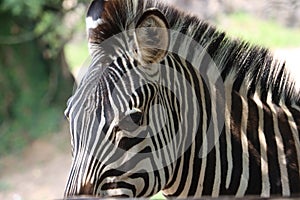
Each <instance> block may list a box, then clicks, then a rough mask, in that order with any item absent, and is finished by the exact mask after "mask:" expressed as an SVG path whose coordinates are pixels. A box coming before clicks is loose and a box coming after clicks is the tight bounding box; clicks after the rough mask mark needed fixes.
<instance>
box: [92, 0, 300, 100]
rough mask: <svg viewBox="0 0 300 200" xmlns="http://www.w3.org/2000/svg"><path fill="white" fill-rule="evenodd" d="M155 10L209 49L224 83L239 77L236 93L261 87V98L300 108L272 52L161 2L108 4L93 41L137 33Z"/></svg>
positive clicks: (119, 0)
mask: <svg viewBox="0 0 300 200" xmlns="http://www.w3.org/2000/svg"><path fill="white" fill-rule="evenodd" d="M154 7H155V8H158V9H159V10H160V11H161V12H162V13H163V14H164V15H165V16H166V18H167V21H168V22H169V26H170V29H172V30H175V31H178V32H180V33H182V34H185V35H187V36H189V37H191V38H193V39H194V40H195V41H197V42H198V43H199V44H200V45H202V46H203V47H205V49H206V51H207V53H208V54H209V55H210V56H211V58H212V59H213V60H214V62H215V63H216V66H218V68H219V70H220V72H221V76H222V78H223V80H225V79H226V77H229V75H230V77H232V76H234V77H235V85H236V87H237V88H234V89H236V90H238V89H239V88H238V87H240V84H241V83H246V85H247V87H248V91H249V92H248V94H247V95H251V94H253V93H254V92H255V90H256V89H257V88H258V87H260V92H261V96H262V97H264V96H265V98H266V95H267V93H268V91H271V92H272V94H273V96H272V100H273V101H274V102H275V103H279V101H280V100H281V99H284V100H285V101H286V103H292V102H295V103H297V104H300V94H299V92H298V91H297V90H296V87H295V82H294V81H293V80H292V78H291V77H290V73H289V72H288V71H287V69H286V67H285V63H284V62H279V61H277V60H276V59H275V58H274V57H273V56H272V54H271V53H270V51H269V50H268V49H266V48H263V47H259V46H254V45H250V44H249V43H247V42H244V41H240V40H234V39H231V38H229V37H227V36H226V34H225V33H224V32H222V31H218V30H217V29H216V28H215V27H214V26H212V25H210V24H209V23H207V22H204V21H202V20H200V19H199V18H197V17H196V16H192V15H189V14H186V13H184V12H182V11H180V10H178V9H176V8H174V7H172V6H170V5H166V4H164V3H162V2H161V1H158V0H108V1H107V3H106V4H105V6H104V11H103V15H102V16H101V18H102V19H103V20H104V22H105V23H104V24H101V26H99V27H97V28H96V29H95V30H90V33H89V34H90V37H94V40H93V41H96V43H98V42H99V43H101V41H104V40H105V39H108V38H109V37H111V36H113V35H116V34H118V33H121V32H123V31H126V30H129V29H133V28H134V27H135V24H136V23H137V21H138V19H139V18H140V17H141V15H142V14H143V12H144V11H145V10H147V9H149V8H154ZM91 31H93V32H92V33H91ZM188 52H193V51H188Z"/></svg>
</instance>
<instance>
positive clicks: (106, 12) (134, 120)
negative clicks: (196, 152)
mask: <svg viewBox="0 0 300 200" xmlns="http://www.w3.org/2000/svg"><path fill="white" fill-rule="evenodd" d="M141 5H143V6H144V7H143V8H139V7H140V6H141ZM133 10H136V13H133ZM117 11H118V12H117ZM127 11H128V12H127ZM86 22H87V31H88V36H89V37H88V39H89V50H90V54H91V56H92V64H91V65H90V67H89V69H88V72H87V73H86V75H85V77H84V78H83V80H82V81H81V84H80V85H79V87H78V89H77V90H76V92H75V93H74V95H73V96H72V97H71V98H70V100H69V101H68V107H67V109H66V111H65V114H66V116H67V118H68V119H69V122H70V132H71V136H72V153H73V161H72V166H71V171H70V175H69V179H68V182H67V186H66V190H65V196H73V195H97V196H128V197H129V196H151V195H153V194H155V193H157V192H158V191H160V190H161V189H162V188H163V187H164V186H165V185H166V184H167V182H168V181H169V180H168V179H167V178H168V177H170V174H169V173H170V171H171V170H169V169H168V168H172V164H171V163H172V162H171V161H170V162H169V163H164V162H167V161H165V160H166V158H165V156H166V154H167V156H168V157H175V155H172V153H171V152H174V151H169V149H167V148H166V147H162V146H163V144H162V141H165V142H166V141H167V140H168V138H166V137H167V136H165V138H162V137H163V136H162V133H163V132H164V131H163V130H162V128H161V127H163V126H164V124H160V123H155V120H154V118H156V119H157V118H163V116H164V117H166V115H167V114H169V113H166V112H165V110H164V109H165V108H164V106H163V102H161V99H160V93H161V92H162V91H161V87H160V85H159V82H160V76H159V74H160V67H161V63H162V61H163V59H164V58H165V57H166V55H167V53H168V52H167V51H168V46H169V37H170V35H169V30H168V26H169V25H168V22H167V19H166V18H165V16H164V14H163V13H162V12H161V11H160V10H159V9H157V8H155V7H153V5H150V4H149V5H147V4H146V3H143V1H104V0H94V1H93V2H92V3H91V5H90V7H89V10H88V12H87V18H86ZM165 103H166V102H165ZM169 117H170V116H169ZM159 121H160V122H161V121H164V119H162V120H159ZM164 123H165V124H166V123H168V122H167V121H164ZM173 126H174V125H173ZM175 126H176V125H175ZM175 128H176V127H175ZM169 139H170V138H169ZM170 140H171V139H170ZM173 145H174V144H173ZM168 146H172V145H168ZM172 147H173V148H174V146H172Z"/></svg>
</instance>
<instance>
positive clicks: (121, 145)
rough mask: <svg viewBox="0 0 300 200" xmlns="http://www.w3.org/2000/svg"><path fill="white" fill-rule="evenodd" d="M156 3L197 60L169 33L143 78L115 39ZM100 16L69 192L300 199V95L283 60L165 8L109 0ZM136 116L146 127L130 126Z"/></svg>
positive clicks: (74, 129) (74, 115) (72, 116)
mask: <svg viewBox="0 0 300 200" xmlns="http://www.w3.org/2000/svg"><path fill="white" fill-rule="evenodd" d="M101 2H102V1H101ZM102 3H103V2H102ZM149 8H157V9H158V10H160V11H161V12H162V13H163V14H164V16H165V18H166V21H167V22H168V24H169V26H170V29H171V30H173V31H175V32H174V33H181V34H184V35H185V36H186V37H187V38H191V39H193V40H194V41H196V43H197V44H198V45H200V46H201V47H203V49H202V50H201V51H200V53H199V51H196V50H195V49H196V48H197V47H196V46H195V44H194V43H193V42H191V41H192V40H188V39H186V40H185V38H182V36H181V35H180V34H171V36H170V45H169V52H168V53H167V54H166V56H165V57H164V59H163V60H162V61H161V63H160V65H155V67H153V69H152V71H151V72H148V71H147V72H145V68H143V67H141V66H139V63H138V62H137V60H136V59H135V58H134V57H133V56H132V54H131V52H132V50H131V49H130V36H129V35H128V34H124V35H119V36H116V35H118V34H119V33H122V32H124V31H127V30H131V29H134V27H135V25H136V23H137V22H138V20H139V19H140V17H141V16H142V15H143V13H144V12H145V11H146V10H147V9H149ZM98 12H103V13H102V14H101V20H99V19H97V16H96V17H94V18H93V21H94V22H95V21H97V23H92V25H90V26H89V27H90V28H89V29H88V35H89V48H90V52H91V55H92V58H93V59H92V63H91V65H90V68H89V71H88V72H87V74H86V75H85V77H84V79H83V80H82V82H81V84H80V85H79V88H78V89H77V91H76V92H75V94H74V95H73V96H72V97H71V98H70V100H69V102H68V108H67V109H66V111H65V113H66V116H67V117H68V118H69V121H70V131H71V135H72V146H73V163H72V168H71V172H70V176H69V180H68V183H67V187H66V191H65V196H72V195H80V194H88V195H98V196H126V197H129V196H137V197H141V196H151V195H153V194H155V193H157V192H158V191H160V190H163V193H164V194H165V195H166V196H176V197H187V196H193V197H200V196H205V195H208V196H219V195H235V196H244V195H259V196H270V195H282V196H290V195H296V194H299V193H300V142H299V137H300V135H299V130H300V112H299V111H300V107H299V104H300V100H299V92H298V91H296V89H295V87H294V82H293V80H291V78H290V75H289V73H288V72H287V71H286V69H285V66H284V63H280V62H279V61H276V60H274V59H273V58H272V56H271V54H270V53H269V51H268V50H266V49H264V48H261V47H257V46H251V45H249V44H248V43H245V42H241V41H239V40H232V39H229V38H227V37H226V36H225V33H223V32H220V31H217V30H216V29H215V28H214V27H212V26H210V25H209V24H207V23H205V22H203V21H200V20H199V19H197V18H196V17H193V16H189V15H186V14H185V13H182V12H180V11H178V10H175V9H174V8H172V7H170V6H168V5H164V4H162V3H160V2H157V1H150V0H145V1H142V0H140V1H139V0H108V1H105V2H104V8H103V11H101V9H99V10H98ZM96 14H97V13H96ZM98 17H100V16H98ZM112 36H116V38H114V39H111V37H112ZM107 40H109V43H106V41H107ZM127 40H129V41H127ZM174 52H178V53H174ZM197 53H199V54H197ZM211 60H213V61H214V64H213V65H215V66H216V67H217V68H216V69H217V71H214V70H215V68H213V67H212V63H211ZM199 72H201V73H199ZM217 74H219V75H220V76H219V77H216V75H217ZM216 79H217V80H216ZM211 80H213V81H211ZM218 81H219V82H221V83H222V86H221V87H220V88H219V87H217V86H216V85H214V84H213V83H217V82H218ZM140 86H141V87H140ZM178 89H179V90H178ZM155 105H160V106H161V107H158V106H155ZM140 111H141V112H142V119H141V121H139V124H138V125H140V128H138V129H136V130H132V131H124V130H122V127H120V122H122V120H124V119H126V117H127V116H128V115H129V114H128V113H131V114H132V113H137V114H139V112H140ZM131 116H132V115H131ZM134 116H135V117H139V115H134ZM222 119H223V120H224V121H223V122H222ZM195 122H199V123H195ZM220 122H222V123H221V126H220ZM149 124H150V125H149ZM146 125H149V126H146ZM211 144H213V146H211Z"/></svg>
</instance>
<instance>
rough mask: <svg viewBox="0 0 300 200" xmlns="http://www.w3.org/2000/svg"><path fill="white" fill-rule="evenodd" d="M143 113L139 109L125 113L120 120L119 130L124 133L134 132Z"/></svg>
mask: <svg viewBox="0 0 300 200" xmlns="http://www.w3.org/2000/svg"><path fill="white" fill-rule="evenodd" d="M142 117H143V113H142V111H141V110H139V109H136V108H134V109H132V110H129V111H128V112H126V113H125V117H124V118H123V119H121V120H120V122H119V128H120V129H122V130H125V131H134V130H136V129H137V128H138V127H139V125H140V123H141V120H142Z"/></svg>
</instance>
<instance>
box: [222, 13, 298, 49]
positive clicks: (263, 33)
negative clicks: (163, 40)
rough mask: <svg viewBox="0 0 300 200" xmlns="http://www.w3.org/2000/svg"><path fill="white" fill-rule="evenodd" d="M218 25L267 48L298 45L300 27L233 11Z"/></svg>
mask: <svg viewBox="0 0 300 200" xmlns="http://www.w3.org/2000/svg"><path fill="white" fill-rule="evenodd" d="M219 25H220V26H221V27H222V28H223V29H224V30H225V31H226V32H227V33H228V34H229V35H231V36H233V37H238V38H242V39H244V40H247V41H249V42H251V43H253V44H258V45H262V46H266V47H269V48H285V47H298V46H300V29H299V28H298V29H288V28H286V27H283V26H282V25H280V24H278V23H276V22H274V21H265V20H262V19H259V18H257V17H255V16H252V15H249V14H245V13H234V14H231V15H229V16H228V17H226V18H225V19H223V20H220V22H219Z"/></svg>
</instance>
